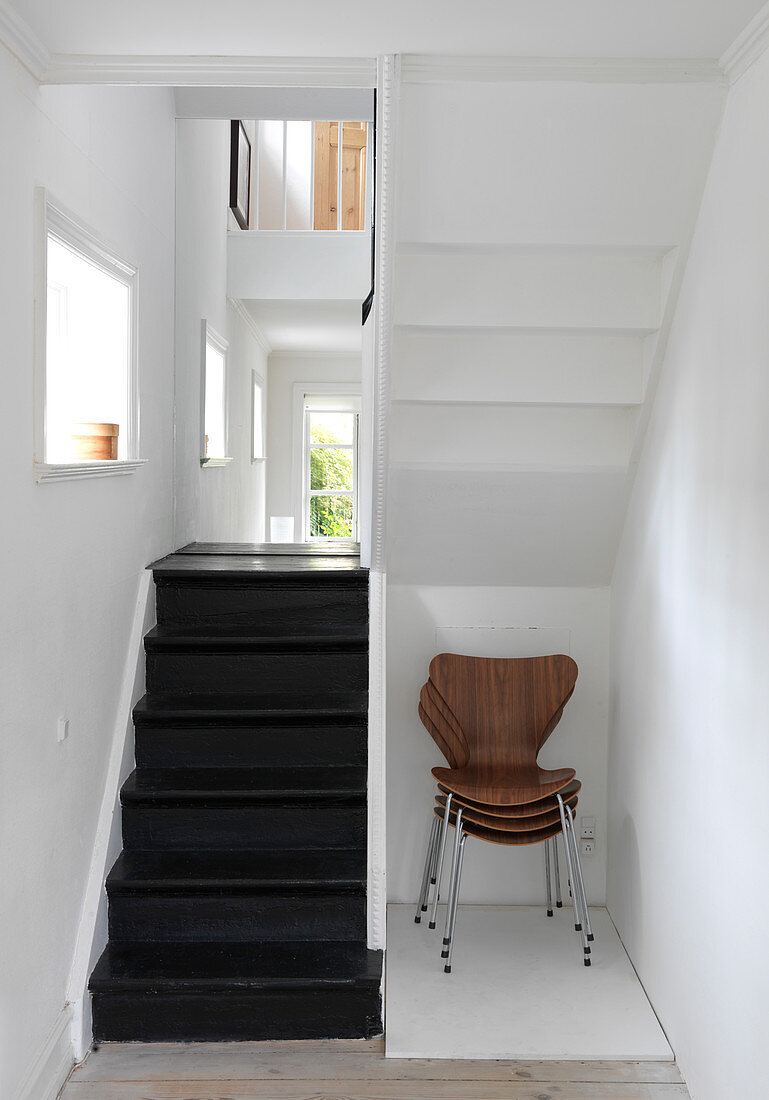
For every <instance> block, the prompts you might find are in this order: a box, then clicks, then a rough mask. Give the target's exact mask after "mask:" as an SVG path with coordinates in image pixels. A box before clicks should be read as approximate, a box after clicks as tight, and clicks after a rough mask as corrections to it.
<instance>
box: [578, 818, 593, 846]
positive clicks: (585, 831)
mask: <svg viewBox="0 0 769 1100" xmlns="http://www.w3.org/2000/svg"><path fill="white" fill-rule="evenodd" d="M580 824H581V830H580V834H579V835H580V837H581V838H582V840H595V818H594V817H582V818H580Z"/></svg>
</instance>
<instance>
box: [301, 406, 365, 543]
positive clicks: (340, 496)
mask: <svg viewBox="0 0 769 1100" xmlns="http://www.w3.org/2000/svg"><path fill="white" fill-rule="evenodd" d="M305 441H306V444H305V478H306V491H305V500H306V513H305V531H306V537H307V538H309V539H322V538H337V539H357V537H358V413H357V411H355V410H353V409H349V408H348V409H340V408H338V407H337V408H312V406H311V405H309V406H308V407H306V412H305Z"/></svg>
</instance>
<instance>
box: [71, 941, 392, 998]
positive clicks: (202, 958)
mask: <svg viewBox="0 0 769 1100" xmlns="http://www.w3.org/2000/svg"><path fill="white" fill-rule="evenodd" d="M381 970H382V955H381V952H379V951H369V950H368V949H367V947H366V945H365V943H360V942H350V941H347V942H335V941H317V940H311V941H298V942H291V943H286V942H272V943H259V944H250V943H191V944H167V943H110V944H108V945H107V947H106V948H105V950H104V953H103V954H102V956H101V958H100V959H99V961H98V963H97V964H96V968H95V970H94V972H93V974H92V975H91V981H90V989H91V992H92V993H96V994H98V993H115V992H118V991H121V990H124V991H129V990H143V991H146V992H163V993H167V992H181V993H195V992H197V991H199V990H200V991H206V990H210V989H212V988H220V989H226V990H236V989H240V990H249V989H251V990H258V989H280V988H301V987H317V986H327V985H335V986H359V985H372V986H375V987H378V985H379V982H380V979H381Z"/></svg>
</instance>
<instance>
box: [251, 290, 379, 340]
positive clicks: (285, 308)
mask: <svg viewBox="0 0 769 1100" xmlns="http://www.w3.org/2000/svg"><path fill="white" fill-rule="evenodd" d="M243 304H244V305H245V306H246V308H247V309H248V311H249V313H250V314H251V316H252V317H253V318H254V320H255V321H256V323H257V325H258V326H259V328H260V329H261V330H262V332H263V333H264V335H265V336H266V338H267V340H268V341H269V343H270V344H271V346H272V349H273V351H320V352H328V351H340V352H360V350H361V333H362V328H361V303H360V302H349V301H345V302H340V301H323V302H312V301H295V302H289V301H276V300H271V301H256V300H254V299H251V300H249V301H244V303H243Z"/></svg>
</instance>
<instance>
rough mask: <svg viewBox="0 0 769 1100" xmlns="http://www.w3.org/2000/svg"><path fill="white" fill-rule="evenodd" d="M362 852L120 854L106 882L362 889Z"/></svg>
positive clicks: (123, 887) (125, 886)
mask: <svg viewBox="0 0 769 1100" xmlns="http://www.w3.org/2000/svg"><path fill="white" fill-rule="evenodd" d="M365 882H366V856H365V851H364V850H363V849H362V848H322V849H320V848H318V849H313V848H304V849H299V850H297V851H291V850H287V851H235V852H229V851H194V852H185V851H180V852H174V851H165V852H164V851H159V852H158V851H142V850H136V851H129V850H126V851H123V852H121V854H120V856H119V857H118V859H117V862H116V863H115V865H114V867H113V868H112V870H111V871H110V873H109V875H108V877H107V887H108V889H109V890H110V892H120V891H123V892H125V891H133V890H142V889H158V888H162V889H171V888H174V887H176V888H179V889H185V888H194V889H196V890H211V889H226V888H227V887H230V888H238V889H244V888H269V889H270V890H275V889H282V888H285V889H286V890H290V891H291V892H301V891H304V890H313V891H317V889H318V887H323V888H327V889H328V890H330V891H333V889H335V888H340V887H341V888H348V887H350V886H364V885H365Z"/></svg>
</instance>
